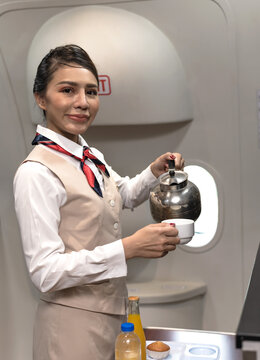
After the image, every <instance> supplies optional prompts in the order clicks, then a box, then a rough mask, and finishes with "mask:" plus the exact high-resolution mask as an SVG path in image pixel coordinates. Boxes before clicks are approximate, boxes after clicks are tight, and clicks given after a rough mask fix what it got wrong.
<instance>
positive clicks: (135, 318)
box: [128, 296, 146, 360]
mask: <svg viewBox="0 0 260 360" xmlns="http://www.w3.org/2000/svg"><path fill="white" fill-rule="evenodd" d="M128 322H131V323H133V324H134V332H135V333H136V334H137V335H138V336H139V339H140V342H141V349H142V360H146V338H145V334H144V330H143V326H142V322H141V317H140V311H139V296H129V298H128Z"/></svg>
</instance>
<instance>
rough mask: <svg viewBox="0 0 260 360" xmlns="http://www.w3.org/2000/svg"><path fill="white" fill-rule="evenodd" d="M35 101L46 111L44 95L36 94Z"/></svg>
mask: <svg viewBox="0 0 260 360" xmlns="http://www.w3.org/2000/svg"><path fill="white" fill-rule="evenodd" d="M34 98H35V101H36V103H37V105H38V106H39V107H40V108H41V109H42V110H46V101H45V98H44V96H43V95H40V94H39V93H35V94H34Z"/></svg>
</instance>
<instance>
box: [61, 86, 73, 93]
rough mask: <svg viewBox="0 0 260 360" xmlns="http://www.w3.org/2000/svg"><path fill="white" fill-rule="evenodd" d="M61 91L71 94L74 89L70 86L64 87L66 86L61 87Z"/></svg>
mask: <svg viewBox="0 0 260 360" xmlns="http://www.w3.org/2000/svg"><path fill="white" fill-rule="evenodd" d="M61 92H62V93H64V94H72V93H73V92H74V89H73V88H71V87H66V88H63V89H61Z"/></svg>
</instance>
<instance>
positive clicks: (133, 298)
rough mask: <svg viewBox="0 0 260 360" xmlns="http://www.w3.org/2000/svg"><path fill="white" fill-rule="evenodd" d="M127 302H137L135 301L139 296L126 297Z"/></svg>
mask: <svg viewBox="0 0 260 360" xmlns="http://www.w3.org/2000/svg"><path fill="white" fill-rule="evenodd" d="M128 300H130V301H137V300H139V296H129V297H128Z"/></svg>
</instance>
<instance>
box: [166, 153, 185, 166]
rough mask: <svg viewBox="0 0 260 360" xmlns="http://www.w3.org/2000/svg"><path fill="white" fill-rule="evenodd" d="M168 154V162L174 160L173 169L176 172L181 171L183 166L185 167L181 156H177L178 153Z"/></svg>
mask: <svg viewBox="0 0 260 360" xmlns="http://www.w3.org/2000/svg"><path fill="white" fill-rule="evenodd" d="M169 154H170V155H169V157H170V158H169V160H170V159H174V160H175V168H176V169H177V170H183V168H184V165H185V161H184V159H183V157H182V155H181V154H179V153H169Z"/></svg>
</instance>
